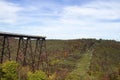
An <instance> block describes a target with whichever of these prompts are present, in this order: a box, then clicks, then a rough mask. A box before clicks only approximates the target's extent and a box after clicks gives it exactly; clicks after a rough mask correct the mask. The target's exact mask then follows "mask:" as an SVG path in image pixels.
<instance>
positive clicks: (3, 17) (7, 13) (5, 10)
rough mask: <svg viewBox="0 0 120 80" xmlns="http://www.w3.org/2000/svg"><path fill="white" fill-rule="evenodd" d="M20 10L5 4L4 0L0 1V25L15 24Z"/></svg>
mask: <svg viewBox="0 0 120 80" xmlns="http://www.w3.org/2000/svg"><path fill="white" fill-rule="evenodd" d="M21 10H22V8H21V7H19V6H18V5H16V4H13V3H10V2H6V1H4V0H1V1H0V23H7V24H15V23H16V21H17V20H18V19H19V17H20V16H19V15H18V12H19V11H21Z"/></svg>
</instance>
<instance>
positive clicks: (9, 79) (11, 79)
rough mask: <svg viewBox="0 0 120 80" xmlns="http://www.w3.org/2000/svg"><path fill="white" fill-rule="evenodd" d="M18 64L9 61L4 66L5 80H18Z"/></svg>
mask: <svg viewBox="0 0 120 80" xmlns="http://www.w3.org/2000/svg"><path fill="white" fill-rule="evenodd" d="M17 68H18V63H16V62H15V61H7V62H5V63H3V64H2V72H3V73H4V75H3V76H4V78H3V79H4V80H17V79H18V73H17Z"/></svg>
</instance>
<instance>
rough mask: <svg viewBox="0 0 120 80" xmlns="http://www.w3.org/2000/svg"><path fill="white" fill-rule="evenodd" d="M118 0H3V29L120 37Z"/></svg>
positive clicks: (0, 0) (54, 35) (0, 28)
mask: <svg viewBox="0 0 120 80" xmlns="http://www.w3.org/2000/svg"><path fill="white" fill-rule="evenodd" d="M119 3H120V1H118V0H114V1H113V0H84V1H81V0H44V1H43V0H36V1H33V0H19V1H18V0H0V7H1V10H0V31H1V32H10V33H19V34H28V35H39V36H46V37H47V39H63V40H67V39H82V38H88V39H89V38H93V39H94V38H95V39H105V40H106V39H108V40H116V41H120V15H119V14H120V11H119V8H120V5H119Z"/></svg>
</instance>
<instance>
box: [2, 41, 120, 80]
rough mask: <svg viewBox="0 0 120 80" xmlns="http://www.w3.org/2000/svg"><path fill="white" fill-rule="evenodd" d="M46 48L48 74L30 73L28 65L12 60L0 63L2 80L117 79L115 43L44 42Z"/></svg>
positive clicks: (119, 48) (119, 64)
mask: <svg viewBox="0 0 120 80" xmlns="http://www.w3.org/2000/svg"><path fill="white" fill-rule="evenodd" d="M10 41H11V43H12V45H13V46H14V45H15V44H16V43H15V42H16V41H14V42H13V40H10ZM32 43H34V40H33V42H32ZM46 46H47V48H46V52H47V54H48V71H47V72H45V71H42V70H41V71H35V72H31V70H30V68H29V66H21V64H18V63H16V62H14V61H11V62H5V63H3V64H0V77H1V80H10V79H11V80H17V79H19V80H37V79H39V80H120V42H118V41H114V40H102V39H100V40H96V39H76V40H46ZM14 50H16V48H13V51H12V52H13V54H12V55H13V56H14ZM11 69H12V70H14V71H12V70H11Z"/></svg>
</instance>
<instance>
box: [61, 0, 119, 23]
mask: <svg viewBox="0 0 120 80" xmlns="http://www.w3.org/2000/svg"><path fill="white" fill-rule="evenodd" d="M119 9H120V5H119V2H114V1H112V2H103V1H94V2H91V3H89V4H85V5H80V6H67V7H65V8H64V9H63V12H61V21H63V23H64V22H65V23H68V24H69V23H71V24H76V23H79V24H89V23H91V22H92V23H95V22H97V21H99V20H115V19H120V15H119V14H120V10H119Z"/></svg>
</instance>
